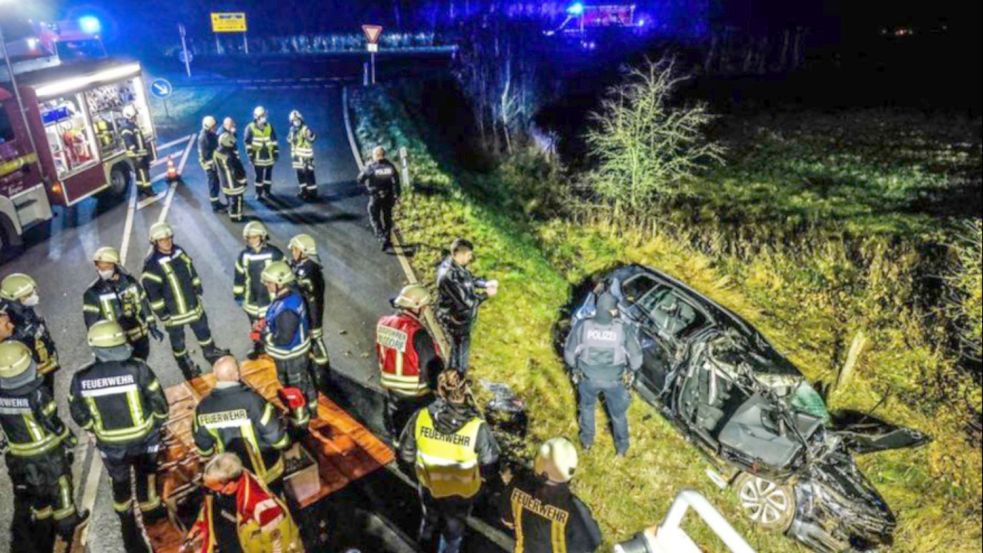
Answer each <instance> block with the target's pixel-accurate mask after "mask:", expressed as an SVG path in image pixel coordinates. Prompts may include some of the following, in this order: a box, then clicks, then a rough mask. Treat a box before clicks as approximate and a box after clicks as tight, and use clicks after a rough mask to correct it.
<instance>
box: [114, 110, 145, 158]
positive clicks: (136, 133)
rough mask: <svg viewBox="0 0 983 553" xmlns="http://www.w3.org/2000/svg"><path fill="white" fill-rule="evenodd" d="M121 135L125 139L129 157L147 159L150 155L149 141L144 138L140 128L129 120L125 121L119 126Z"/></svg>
mask: <svg viewBox="0 0 983 553" xmlns="http://www.w3.org/2000/svg"><path fill="white" fill-rule="evenodd" d="M119 134H120V137H122V138H123V144H124V145H125V146H126V155H127V156H128V157H145V156H147V155H149V154H150V151H149V150H148V149H147V141H146V139H145V138H144V137H143V131H141V130H140V126H139V125H137V124H136V123H135V122H133V121H131V120H129V119H123V120H122V121H121V122H120V125H119Z"/></svg>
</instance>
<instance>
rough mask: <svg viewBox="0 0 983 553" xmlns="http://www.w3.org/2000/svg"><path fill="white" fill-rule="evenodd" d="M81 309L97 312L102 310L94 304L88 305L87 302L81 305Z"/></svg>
mask: <svg viewBox="0 0 983 553" xmlns="http://www.w3.org/2000/svg"><path fill="white" fill-rule="evenodd" d="M82 311H85V312H86V313H98V314H101V313H102V310H101V309H99V308H98V307H96V306H94V305H89V304H85V305H83V306H82Z"/></svg>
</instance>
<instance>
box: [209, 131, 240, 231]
mask: <svg viewBox="0 0 983 553" xmlns="http://www.w3.org/2000/svg"><path fill="white" fill-rule="evenodd" d="M212 159H213V160H214V161H215V171H216V172H217V173H218V181H219V184H221V186H222V193H223V194H225V197H226V199H228V201H229V205H228V211H229V219H230V220H232V222H235V223H238V222H239V221H241V220H242V195H243V193H245V192H246V169H245V167H243V166H242V159H240V158H239V147H238V146H237V141H236V124H235V121H233V120H232V118H231V117H226V118H225V119H224V120H223V121H222V132H221V133H220V134H219V135H218V148H217V149H216V150H215V153H214V154H213V155H212Z"/></svg>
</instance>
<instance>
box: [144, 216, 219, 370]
mask: <svg viewBox="0 0 983 553" xmlns="http://www.w3.org/2000/svg"><path fill="white" fill-rule="evenodd" d="M150 243H151V245H153V251H152V252H151V253H150V255H148V256H147V259H146V260H145V261H144V263H143V274H142V275H141V276H140V282H141V283H142V284H143V287H144V289H145V290H146V291H147V298H148V299H149V300H150V309H152V310H153V312H154V314H155V315H157V318H158V319H159V320H160V322H162V323H164V328H165V329H166V330H167V334H168V336H169V337H170V339H171V351H172V352H173V353H174V359H175V360H176V361H177V365H178V367H179V368H180V369H181V373H182V374H183V375H184V378H185V379H187V380H191V379H192V378H195V377H197V376H200V375H201V369H199V368H198V365H197V364H196V363H195V362H194V361H193V360H192V359H191V357H190V356H189V355H188V350H187V348H186V347H185V341H184V327H185V326H190V327H191V330H192V332H194V333H195V338H197V339H198V344H199V345H200V346H201V348H202V354H204V356H205V359H207V360H208V362H209V363H214V362H215V360H217V359H218V358H219V357H222V356H223V355H226V353H227V352H226V351H224V350H222V349H219V348H218V347H216V346H215V343H214V342H213V341H212V331H211V329H209V328H208V317H207V316H206V314H205V307H204V305H202V303H201V295H202V293H203V290H202V287H201V278H200V277H199V276H198V271H196V270H195V266H194V263H192V261H191V258H190V257H189V256H188V254H187V253H185V251H184V250H183V249H182V248H181V247H180V246H178V245H177V244H175V243H174V230H173V229H171V226H170V225H168V224H167V223H165V222H163V221H161V222H158V223H154V224H153V225H151V227H150Z"/></svg>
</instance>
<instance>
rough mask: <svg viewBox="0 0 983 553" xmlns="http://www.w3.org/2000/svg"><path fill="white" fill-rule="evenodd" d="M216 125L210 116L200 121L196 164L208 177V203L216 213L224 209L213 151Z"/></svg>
mask: <svg viewBox="0 0 983 553" xmlns="http://www.w3.org/2000/svg"><path fill="white" fill-rule="evenodd" d="M216 124H217V123H216V122H215V118H214V117H212V116H211V115H206V116H205V117H203V118H202V120H201V132H200V133H198V163H199V164H200V165H201V169H202V170H203V171H205V175H206V176H207V177H208V201H210V202H211V203H212V211H213V212H215V213H218V212H220V211H222V210H224V209H225V204H223V203H222V198H221V197H219V191H220V189H219V180H218V167H216V166H215V150H217V149H218V134H216V132H215V125H216Z"/></svg>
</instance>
